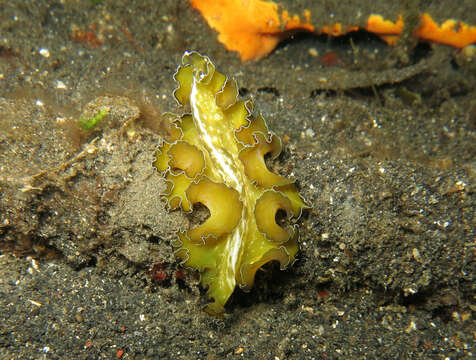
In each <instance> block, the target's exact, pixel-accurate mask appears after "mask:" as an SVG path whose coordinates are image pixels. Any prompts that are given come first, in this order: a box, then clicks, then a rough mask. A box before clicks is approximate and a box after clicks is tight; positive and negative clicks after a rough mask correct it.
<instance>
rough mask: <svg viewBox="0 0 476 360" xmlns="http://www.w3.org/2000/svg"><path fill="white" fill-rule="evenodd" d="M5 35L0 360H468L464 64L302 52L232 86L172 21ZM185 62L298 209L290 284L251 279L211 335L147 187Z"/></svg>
mask: <svg viewBox="0 0 476 360" xmlns="http://www.w3.org/2000/svg"><path fill="white" fill-rule="evenodd" d="M282 3H284V2H282ZM288 3H289V6H292V10H293V11H299V10H302V9H303V8H304V7H308V8H309V7H310V8H311V10H312V9H314V10H315V11H313V12H312V14H313V15H312V18H313V21H314V20H315V21H318V20H319V21H320V22H321V24H325V23H332V22H333V19H334V20H335V19H342V21H350V22H352V21H353V20H352V16H354V15H355V16H360V17H359V19H360V20H359V19H357V18H356V19H355V23H359V21H361V19H362V18H363V19H365V18H366V17H367V16H368V15H369V14H370V13H371V12H377V11H378V10H379V9H380V8H381V11H382V12H385V14H384V15H386V16H388V17H389V18H396V12H398V11H402V12H403V14H404V17H405V18H406V19H417V18H418V14H419V13H421V12H424V11H429V12H430V13H432V11H433V12H434V16H435V18H437V19H438V20H443V19H447V18H451V17H457V16H459V18H461V19H463V20H465V21H467V22H468V23H470V24H473V25H476V9H475V6H476V5H474V1H461V2H459V3H458V8H457V9H453V8H452V7H453V6H455V5H453V3H452V2H449V1H447V2H436V1H430V2H426V3H429V4H427V5H425V6H427V7H426V8H424V7H423V6H422V7H419V6H415V5H414V2H411V3H410V2H408V4H403V5H401V7H399V6H395V4H394V3H393V2H390V1H385V2H383V1H382V2H375V1H368V0H360V1H354V2H352V4H351V5H342V6H341V5H340V2H339V3H338V2H337V1H313V2H310V1H301V2H288ZM291 3H292V4H291ZM334 3H335V4H336V5H335V6H337V4H339V6H341V7H337V8H333V6H334V5H333V4H334ZM349 3H350V2H349ZM377 3H378V5H377ZM381 3H385V4H386V5H387V6H382V4H381ZM445 3H446V4H445ZM376 6H378V8H377V7H376ZM318 14H322V16H320V15H318ZM353 14H354V15H353ZM0 29H1V31H0V254H1V255H0V274H1V276H0V309H1V310H0V358H1V359H111V358H123V359H234V358H246V359H281V360H283V359H397V358H398V359H410V358H412V359H462V358H471V357H472V356H474V355H473V354H474V351H475V350H474V349H473V346H474V341H475V334H476V326H475V323H474V320H473V316H474V311H475V310H476V306H475V303H474V300H475V295H474V287H475V285H474V275H473V274H474V269H475V260H474V255H475V215H474V214H475V194H474V188H475V183H476V160H475V159H476V157H475V155H476V141H475V134H476V102H475V100H474V99H475V98H476V96H475V95H476V91H475V86H476V76H475V75H476V55H475V51H474V49H471V48H467V49H465V50H464V51H459V50H456V49H453V48H450V47H446V46H442V45H429V44H417V43H416V42H415V41H413V39H412V38H411V37H408V36H407V37H404V38H403V39H402V41H401V42H400V43H399V45H398V46H397V47H395V48H390V47H388V46H387V45H386V44H385V43H384V42H382V41H381V40H380V39H378V38H377V37H376V36H374V35H372V34H367V33H365V32H358V33H355V34H352V35H351V36H345V37H342V38H339V39H331V38H327V37H323V36H316V35H310V34H297V35H295V36H294V37H293V38H292V39H289V40H287V41H285V42H284V43H282V44H281V45H280V46H279V47H278V48H277V49H276V50H275V51H274V52H272V53H271V54H270V55H269V56H268V57H266V58H265V59H263V60H261V61H259V62H249V63H245V64H243V63H241V62H240V60H239V57H238V56H237V54H236V53H233V52H228V51H226V49H225V48H224V47H223V46H222V45H221V44H220V43H218V42H217V40H216V39H217V34H216V32H215V31H214V30H212V29H210V28H209V27H208V25H207V24H206V22H205V21H204V20H203V18H202V17H201V16H200V14H199V13H198V12H196V11H195V10H193V9H192V8H191V7H190V5H189V3H188V2H186V1H173V0H168V1H152V0H149V1H140V2H127V3H126V2H120V1H112V0H111V1H92V0H91V1H86V0H83V1H42V2H40V1H35V2H34V1H24V0H23V1H14V2H3V4H2V6H1V11H0ZM410 33H411V29H406V34H410ZM192 49H194V50H198V51H200V52H201V53H203V54H207V55H209V56H210V57H211V58H212V59H214V61H215V62H216V64H217V67H218V68H219V69H220V71H222V72H224V73H226V74H230V75H232V76H234V77H236V79H237V81H238V83H239V86H240V93H241V94H242V95H243V96H244V98H251V99H253V100H254V101H255V103H256V105H257V107H258V108H259V109H260V111H261V112H262V113H263V115H264V117H265V118H266V119H267V121H268V123H269V126H270V128H271V129H273V130H274V131H275V132H276V133H277V134H278V135H279V136H281V137H282V138H283V139H284V140H285V141H284V142H285V150H284V152H283V154H282V155H281V156H280V158H279V159H278V160H277V161H275V162H274V163H273V164H272V167H273V170H274V171H277V172H279V173H281V174H283V175H287V176H290V177H293V178H295V179H296V180H297V183H298V185H299V187H300V189H301V191H302V193H303V195H304V196H305V197H306V198H307V199H308V201H309V203H310V204H311V205H312V210H310V211H309V212H307V213H306V214H305V216H304V218H303V219H302V221H301V222H300V232H301V240H300V243H301V251H300V253H299V256H298V260H297V262H296V263H295V264H294V265H293V266H292V267H291V268H289V269H288V270H286V271H283V272H282V271H279V268H278V266H276V264H268V265H267V266H265V268H264V269H263V271H259V272H258V274H257V278H256V282H255V286H254V288H253V290H252V291H251V292H250V293H243V292H242V291H240V290H236V291H235V293H234V294H233V296H232V297H231V299H230V301H229V302H228V304H227V307H226V314H225V316H224V318H223V319H222V320H220V319H214V318H212V317H210V316H208V315H207V314H205V313H204V312H203V311H202V310H201V309H202V308H203V305H204V303H205V302H206V301H207V300H206V297H205V296H204V293H205V290H204V289H202V288H201V287H200V285H199V276H198V274H196V273H195V272H193V271H190V270H183V269H182V268H181V267H180V265H179V264H178V263H177V261H176V260H175V258H174V256H173V250H172V246H171V241H172V240H173V239H174V233H175V232H176V231H177V230H179V229H185V228H187V226H188V225H189V221H190V217H187V216H185V215H184V214H182V213H180V212H172V213H167V211H166V210H165V208H164V203H163V202H162V201H161V200H160V194H161V192H163V191H164V189H165V183H164V181H163V179H162V178H161V177H160V175H159V174H157V173H156V172H154V170H153V168H152V167H151V162H152V161H153V158H154V150H155V149H156V146H157V144H158V142H159V141H160V139H161V138H162V135H163V134H164V128H165V125H164V121H163V118H162V117H161V116H160V114H162V113H163V112H167V111H179V112H180V111H181V110H180V109H178V108H177V105H176V103H175V101H174V99H173V97H172V95H171V94H172V91H173V89H174V87H175V86H176V84H175V83H174V81H173V79H172V75H173V73H174V71H175V69H176V67H177V64H178V63H179V61H180V59H181V55H182V54H183V52H184V51H185V50H192ZM104 106H107V107H108V108H109V109H110V114H109V115H108V116H107V117H106V118H105V119H104V120H103V121H101V122H100V124H99V125H98V126H96V127H94V128H93V130H90V131H82V130H80V128H79V127H78V119H87V118H90V117H91V116H93V115H94V114H96V113H97V111H98V109H99V108H101V107H104Z"/></svg>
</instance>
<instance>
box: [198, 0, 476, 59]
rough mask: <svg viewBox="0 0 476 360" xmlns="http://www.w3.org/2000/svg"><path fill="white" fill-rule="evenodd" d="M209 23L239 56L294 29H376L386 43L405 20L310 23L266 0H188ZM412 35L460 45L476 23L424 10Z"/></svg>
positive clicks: (471, 39) (263, 48) (249, 55)
mask: <svg viewBox="0 0 476 360" xmlns="http://www.w3.org/2000/svg"><path fill="white" fill-rule="evenodd" d="M190 2H191V4H192V6H193V7H194V8H195V9H197V10H199V11H200V13H201V14H202V15H203V17H204V18H205V19H206V21H207V22H208V24H209V25H210V26H211V27H212V28H213V29H215V30H217V31H218V34H219V35H218V40H219V41H220V42H221V43H222V44H224V45H225V47H226V48H227V49H228V50H232V51H236V52H238V53H239V54H240V57H241V60H242V61H246V60H251V59H260V58H262V57H264V56H266V55H267V54H268V53H270V52H271V51H272V50H273V49H274V48H275V47H276V45H277V44H278V43H279V42H280V41H281V40H283V39H285V38H287V37H289V36H290V35H291V34H293V33H295V32H298V31H309V32H316V33H323V34H327V35H330V36H341V35H344V34H347V33H349V32H352V31H357V30H359V29H361V30H366V31H369V32H371V33H375V34H376V35H378V36H379V37H380V38H382V39H383V40H384V41H386V42H387V43H388V44H389V45H394V44H396V43H397V41H398V39H399V38H400V36H401V34H402V32H403V27H404V21H403V18H402V16H401V15H398V17H397V20H396V21H395V22H393V21H391V20H387V19H384V18H383V16H381V15H378V14H371V15H370V16H369V17H368V18H367V22H366V25H365V26H361V25H351V26H347V27H343V25H342V24H340V23H335V24H329V25H324V26H321V27H318V26H315V25H312V24H311V23H310V18H311V12H310V11H309V10H304V11H303V14H302V15H303V16H302V18H303V20H301V17H300V16H299V15H296V14H294V15H290V14H289V13H288V11H286V10H284V9H282V8H280V7H279V6H278V4H276V3H274V2H273V1H266V0H246V1H244V0H190ZM413 34H414V36H415V37H416V38H418V39H421V40H425V41H432V42H436V43H441V44H446V45H450V46H454V47H457V48H462V47H465V46H467V45H470V44H472V43H475V42H476V26H470V25H468V24H466V23H464V22H461V21H457V20H453V19H449V20H446V21H444V22H443V23H442V24H441V25H438V24H437V23H436V22H435V21H434V20H433V19H432V18H431V16H430V15H429V14H428V13H423V14H422V15H421V17H420V25H419V26H418V27H417V28H416V29H415V30H414V32H413Z"/></svg>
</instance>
